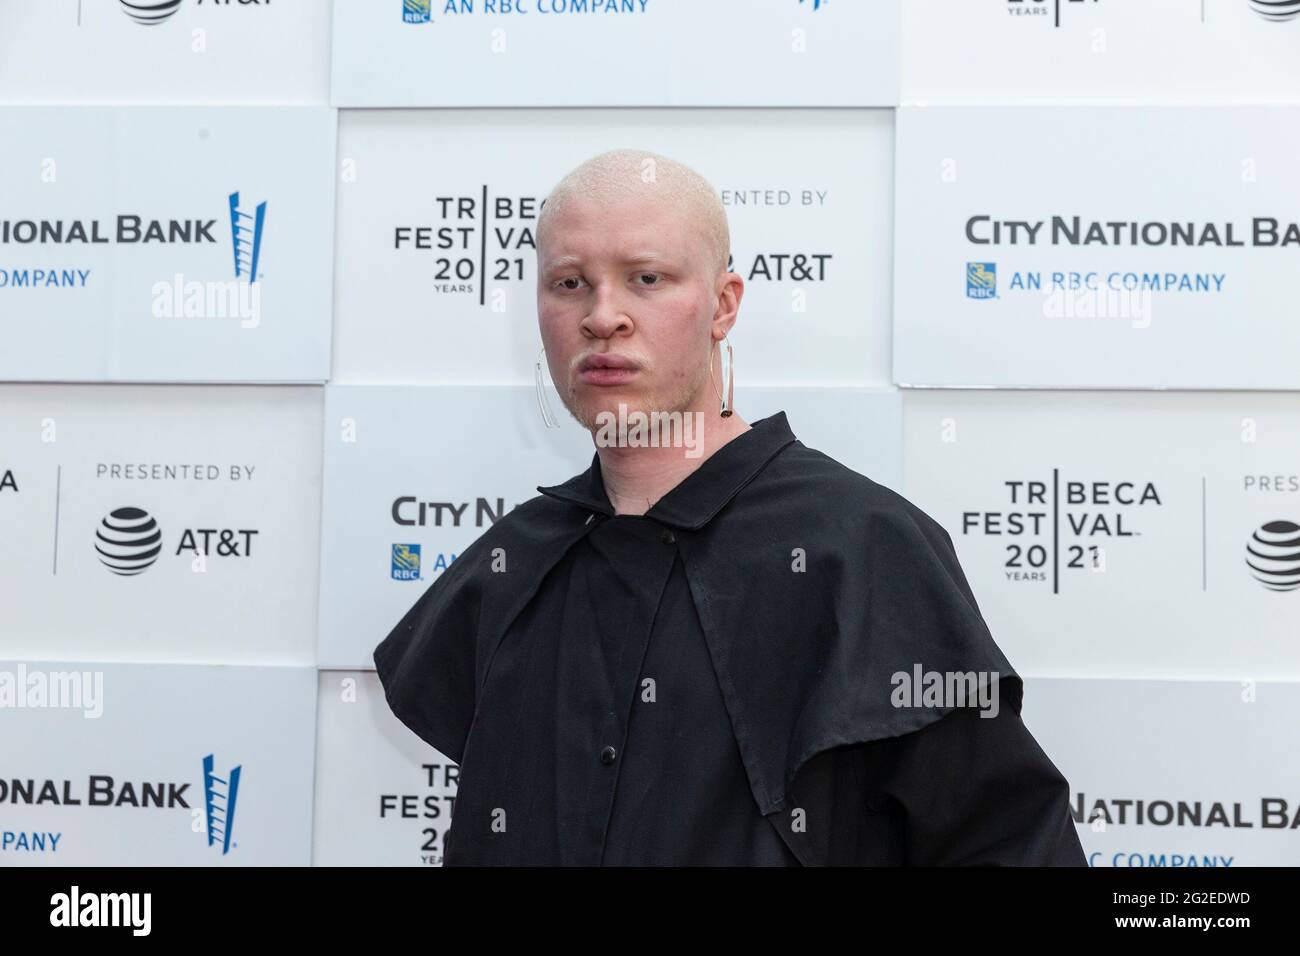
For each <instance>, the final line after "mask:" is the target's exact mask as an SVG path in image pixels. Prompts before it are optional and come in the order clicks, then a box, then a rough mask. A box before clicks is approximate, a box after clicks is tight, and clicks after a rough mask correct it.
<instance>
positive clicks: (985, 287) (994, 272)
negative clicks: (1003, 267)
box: [966, 262, 998, 299]
mask: <svg viewBox="0 0 1300 956" xmlns="http://www.w3.org/2000/svg"><path fill="white" fill-rule="evenodd" d="M997 294H998V264H997V263H996V262H968V263H966V298H968V299H993V298H997Z"/></svg>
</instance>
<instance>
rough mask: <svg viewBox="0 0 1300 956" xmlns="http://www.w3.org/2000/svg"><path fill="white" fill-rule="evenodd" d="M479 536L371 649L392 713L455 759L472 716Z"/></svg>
mask: <svg viewBox="0 0 1300 956" xmlns="http://www.w3.org/2000/svg"><path fill="white" fill-rule="evenodd" d="M483 541H484V537H480V538H478V539H476V540H475V541H474V542H473V543H472V544H471V545H470V546H469V547H468V548H466V550H465V551H464V552H463V553H462V554H461V555H460V557H458V558H457V559H456V560H455V561H453V562H452V564H451V565H450V566H449V567H448V568H447V570H446V571H444V572H443V573H442V574H441V575H440V576H439V577H438V578H437V579H435V580H434V582H433V583H432V584H431V585H429V587H428V588H426V589H425V592H424V594H422V595H421V596H420V598H419V600H417V601H416V602H415V604H414V605H413V606H412V607H411V608H410V609H409V610H408V611H407V612H406V614H404V615H403V616H402V619H401V620H400V621H399V622H398V623H397V625H396V626H395V627H394V628H393V629H392V631H391V632H390V633H389V634H388V636H387V637H386V638H384V640H383V641H382V642H381V643H380V644H379V646H378V647H376V648H375V652H374V661H375V670H376V672H377V673H378V676H379V681H380V684H381V685H382V686H383V688H384V696H385V698H386V699H387V701H388V706H389V708H390V709H391V710H392V712H393V714H394V715H396V717H397V718H398V719H399V720H400V721H401V722H402V723H403V724H405V725H406V726H407V727H408V728H409V729H410V730H412V731H413V732H414V733H415V734H417V735H418V736H419V737H420V739H421V740H423V741H424V742H425V743H427V744H429V745H430V746H432V747H433V748H434V749H435V750H437V751H438V752H439V753H440V754H442V755H443V756H445V757H447V758H448V759H449V760H451V761H452V762H454V763H457V764H459V763H460V762H461V759H462V757H463V755H464V748H465V742H466V739H467V737H468V735H469V727H470V723H471V722H472V720H473V717H474V707H475V701H476V696H477V694H476V689H475V687H476V682H477V657H478V651H477V639H476V635H477V633H478V623H479V608H480V603H481V588H480V586H479V585H480V580H479V579H480V577H481V567H480V566H481V565H482V563H483V561H484V554H485V551H484V547H485V546H484V544H483Z"/></svg>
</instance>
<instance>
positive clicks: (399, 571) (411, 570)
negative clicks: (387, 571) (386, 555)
mask: <svg viewBox="0 0 1300 956" xmlns="http://www.w3.org/2000/svg"><path fill="white" fill-rule="evenodd" d="M419 579H420V546H419V545H418V544H395V545H393V580H394V581H418V580H419Z"/></svg>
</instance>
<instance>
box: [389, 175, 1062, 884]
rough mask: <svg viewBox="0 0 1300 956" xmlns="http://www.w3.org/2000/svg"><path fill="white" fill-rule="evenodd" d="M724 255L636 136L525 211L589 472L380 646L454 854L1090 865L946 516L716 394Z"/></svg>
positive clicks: (743, 862)
mask: <svg viewBox="0 0 1300 956" xmlns="http://www.w3.org/2000/svg"><path fill="white" fill-rule="evenodd" d="M729 251H730V236H729V230H728V224H727V217H726V210H725V208H724V207H723V206H722V203H721V202H720V200H719V199H718V196H717V193H716V191H715V190H714V189H713V187H712V186H711V185H710V184H709V183H708V182H707V181H706V180H705V179H703V178H702V177H701V176H700V175H699V174H698V173H696V172H695V171H693V170H691V169H690V168H688V167H686V166H684V165H682V164H680V163H677V162H675V161H673V160H671V159H668V158H667V157H664V156H660V155H657V154H655V153H650V152H644V151H638V150H615V151H611V152H607V153H603V154H601V155H599V156H596V157H594V158H593V159H591V160H588V161H587V162H585V163H583V164H582V165H580V166H578V167H577V168H576V169H574V170H573V171H572V172H570V173H569V174H568V175H567V176H566V177H564V179H562V180H561V181H560V183H559V184H558V185H557V186H556V187H555V188H554V190H553V191H552V192H551V193H550V195H549V196H548V197H547V199H546V202H545V203H544V204H543V206H542V209H541V213H540V216H539V219H538V224H537V260H538V261H537V315H538V326H539V329H540V332H541V338H542V343H543V346H544V354H545V361H546V366H547V368H548V371H549V374H550V377H551V378H552V379H553V381H554V383H555V385H556V388H557V390H558V393H559V395H560V396H561V398H562V400H563V403H564V405H565V407H566V408H567V409H568V411H569V413H570V414H571V415H572V416H573V418H574V419H576V420H577V421H578V422H579V423H581V424H582V426H583V427H584V428H586V429H587V430H589V431H591V433H592V436H593V444H594V445H595V453H594V455H593V457H592V461H591V466H590V467H589V468H588V469H587V470H586V471H584V472H583V473H581V474H579V475H576V476H574V477H572V478H570V479H569V480H568V481H565V482H563V483H561V484H556V485H549V486H540V487H538V491H539V492H541V494H540V495H538V496H536V497H534V498H532V499H530V500H529V501H526V502H525V503H523V504H522V505H520V506H519V507H517V508H515V509H514V510H513V511H511V512H510V513H509V514H507V515H505V516H504V517H503V518H502V519H500V520H499V521H497V522H496V523H495V524H493V525H492V526H491V527H490V528H488V529H487V530H486V531H485V532H484V533H483V534H482V535H481V536H480V537H479V538H478V539H477V540H475V541H474V542H473V544H472V545H470V546H469V547H468V548H467V549H466V550H465V551H464V552H463V553H462V554H461V556H460V557H459V558H457V559H456V561H455V562H453V563H452V565H451V566H450V567H449V568H448V569H447V570H446V571H445V572H444V573H443V574H442V575H441V576H440V577H439V578H438V579H437V580H435V581H434V582H433V584H432V585H430V587H429V588H428V589H427V590H426V591H425V593H424V594H423V595H422V596H421V597H420V598H419V600H418V601H417V602H416V603H415V605H414V606H413V607H411V609H410V610H409V611H408V612H407V613H406V614H405V616H404V617H403V618H402V620H401V621H400V622H399V623H398V624H397V626H396V627H394V628H393V630H392V632H391V633H390V634H389V635H388V636H387V638H386V639H385V640H384V641H383V642H382V643H381V644H380V645H379V646H378V647H377V648H376V650H375V655H374V658H375V665H376V668H377V670H378V674H379V678H380V681H381V682H382V684H383V687H384V690H385V694H386V696H387V700H388V703H389V705H390V707H391V708H392V710H393V712H394V713H395V714H396V715H397V717H398V718H399V719H401V720H402V722H403V723H405V724H406V725H407V726H408V727H409V728H410V729H411V730H413V731H414V732H415V733H417V734H418V735H419V736H420V737H421V738H422V739H423V740H424V741H426V742H427V743H429V744H430V745H432V746H433V747H435V748H436V749H437V750H438V751H439V752H441V753H442V754H444V755H445V756H446V757H448V758H449V759H451V760H453V761H455V762H456V763H457V764H459V766H460V776H459V785H458V792H457V799H456V804H455V810H454V813H453V818H452V822H451V828H450V830H449V831H448V833H447V834H446V838H445V846H444V851H445V855H444V863H445V864H446V865H451V866H454V865H528V866H548V865H552V866H553V865H569V866H670V865H708V866H800V865H803V866H814V865H1067V866H1084V865H1086V860H1085V858H1084V854H1083V850H1082V847H1081V845H1080V842H1079V838H1078V835H1077V833H1076V831H1075V826H1074V823H1073V822H1072V820H1071V816H1070V810H1069V787H1068V784H1067V782H1066V780H1065V779H1064V777H1063V776H1062V775H1061V773H1060V772H1059V771H1058V770H1057V768H1056V767H1055V766H1054V765H1053V764H1052V762H1051V761H1050V760H1049V759H1048V757H1047V755H1046V754H1044V752H1043V751H1042V749H1041V748H1040V747H1039V745H1038V744H1037V742H1036V741H1035V740H1034V738H1033V737H1032V736H1031V734H1030V733H1029V731H1028V729H1027V728H1026V727H1025V725H1024V723H1023V722H1022V720H1021V717H1020V711H1021V701H1022V696H1023V686H1022V683H1021V680H1020V678H1019V677H1018V676H1017V675H1016V673H1015V672H1014V670H1013V669H1012V668H1011V665H1010V663H1009V662H1008V661H1007V659H1006V658H1005V657H1004V656H1003V654H1002V652H1001V650H1000V649H999V648H998V646H997V644H996V643H995V642H994V640H993V638H992V636H991V634H990V633H989V630H988V628H987V626H986V625H985V622H984V620H983V617H982V616H981V614H980V611H979V607H978V605H977V604H976V601H975V597H974V595H973V594H972V592H971V589H970V586H969V584H968V582H967V580H966V577H965V575H964V573H963V572H962V569H961V566H960V564H959V563H958V560H957V556H956V553H955V551H954V549H953V546H952V540H951V538H950V537H949V535H948V533H947V532H946V531H945V530H944V529H943V528H942V527H941V526H940V525H939V524H938V523H936V522H935V521H934V520H933V519H932V518H930V517H929V516H928V515H926V514H925V513H924V512H922V511H921V510H920V509H919V508H917V507H916V506H915V505H913V504H912V503H911V502H909V501H908V500H907V499H905V498H903V497H902V496H901V495H899V494H897V493H895V492H893V491H891V490H889V489H888V488H885V487H884V486H882V485H880V484H877V483H876V482H874V481H872V480H871V479H869V478H867V477H864V476H863V475H860V474H858V473H856V472H854V471H852V470H850V469H849V468H847V467H846V466H844V465H842V464H840V463H839V462H837V461H835V460H834V459H832V458H830V457H829V456H827V455H825V454H823V453H822V452H819V451H816V450H814V449H811V448H808V447H807V446H805V445H804V444H803V443H802V442H801V441H799V440H798V438H797V437H796V436H795V434H794V432H793V431H792V428H791V425H790V423H789V422H788V420H787V418H786V415H785V413H784V412H779V413H777V414H774V415H771V416H768V417H766V418H762V419H759V420H757V421H754V422H753V423H748V422H746V421H745V420H744V418H743V417H742V416H741V414H740V413H739V411H738V410H737V409H734V408H733V406H732V397H733V396H732V375H733V363H732V362H731V361H730V357H731V346H730V344H729V340H728V335H727V333H728V332H729V331H730V329H731V328H732V326H733V325H734V324H735V322H736V320H737V317H738V314H739V309H740V302H741V297H742V295H743V292H744V280H743V279H742V278H741V277H740V276H739V275H737V274H736V273H734V272H732V271H730V269H729V267H728V259H729ZM540 368H541V363H540V360H539V379H538V396H539V401H540V402H542V412H543V419H546V418H548V417H549V415H548V411H547V408H546V404H545V395H544V392H543V390H542V386H541V378H540ZM548 424H549V422H548ZM629 425H630V427H629ZM539 427H540V426H539Z"/></svg>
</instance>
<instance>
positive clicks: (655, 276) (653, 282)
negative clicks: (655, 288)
mask: <svg viewBox="0 0 1300 956" xmlns="http://www.w3.org/2000/svg"><path fill="white" fill-rule="evenodd" d="M647 277H648V278H650V279H651V281H650V282H646V281H644V280H645V279H646V278H647ZM637 278H638V279H640V280H642V281H641V285H658V284H659V283H658V281H657V280H658V279H659V273H657V272H642V273H640V274H639V275H638V276H637Z"/></svg>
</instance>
